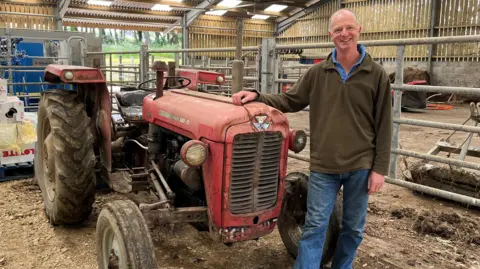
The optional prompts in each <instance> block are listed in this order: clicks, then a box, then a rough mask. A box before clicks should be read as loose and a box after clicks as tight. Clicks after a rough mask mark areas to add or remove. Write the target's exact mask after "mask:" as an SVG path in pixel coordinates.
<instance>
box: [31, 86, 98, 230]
mask: <svg viewBox="0 0 480 269" xmlns="http://www.w3.org/2000/svg"><path fill="white" fill-rule="evenodd" d="M34 162H35V177H36V179H37V181H38V185H39V186H40V189H41V190H42V196H43V201H44V205H45V213H46V215H47V217H48V219H49V221H50V223H52V224H53V225H61V224H67V225H72V224H78V223H81V222H83V221H84V220H86V219H87V218H88V217H89V216H90V214H91V211H92V205H93V202H94V200H95V171H94V166H95V154H94V151H93V135H92V133H91V128H90V118H89V117H88V116H87V113H86V110H85V105H84V104H83V103H82V102H81V101H80V100H78V99H77V94H76V93H75V92H73V91H64V90H52V91H46V92H44V93H43V94H42V97H41V100H40V104H39V109H38V122H37V145H36V150H35V158H34Z"/></svg>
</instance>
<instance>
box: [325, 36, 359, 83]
mask: <svg viewBox="0 0 480 269" xmlns="http://www.w3.org/2000/svg"><path fill="white" fill-rule="evenodd" d="M357 49H358V52H359V53H360V55H361V56H360V60H358V62H357V63H356V64H354V65H353V66H352V69H351V70H350V72H349V73H348V74H347V73H346V72H345V69H343V66H342V65H341V64H340V63H339V62H337V49H333V53H332V61H333V63H334V64H335V67H336V68H337V71H338V73H340V77H341V78H342V80H343V83H345V81H346V80H347V79H348V77H350V75H351V74H352V72H353V70H355V68H357V67H358V66H359V65H360V64H361V63H362V61H363V59H364V58H365V55H366V54H367V52H366V49H365V47H364V46H363V45H358V46H357Z"/></svg>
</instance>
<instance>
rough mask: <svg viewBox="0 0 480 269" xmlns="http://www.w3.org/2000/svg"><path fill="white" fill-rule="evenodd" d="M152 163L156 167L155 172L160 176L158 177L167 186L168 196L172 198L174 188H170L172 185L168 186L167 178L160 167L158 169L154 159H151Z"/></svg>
mask: <svg viewBox="0 0 480 269" xmlns="http://www.w3.org/2000/svg"><path fill="white" fill-rule="evenodd" d="M150 165H151V166H152V168H153V169H154V171H155V173H156V174H157V176H158V179H159V180H160V182H161V183H162V185H163V187H164V188H165V190H166V192H167V196H168V197H169V198H172V195H173V192H172V190H171V189H170V187H169V186H168V183H167V181H166V180H165V178H164V177H163V175H162V173H161V172H160V169H158V166H157V165H156V164H155V162H154V161H153V160H150Z"/></svg>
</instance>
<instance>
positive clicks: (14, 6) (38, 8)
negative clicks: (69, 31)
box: [0, 2, 56, 30]
mask: <svg viewBox="0 0 480 269" xmlns="http://www.w3.org/2000/svg"><path fill="white" fill-rule="evenodd" d="M0 11H2V12H17V13H30V14H42V15H52V16H53V15H55V6H53V5H34V4H29V3H11V2H0ZM0 27H2V28H21V29H36V30H55V29H56V23H55V18H53V17H39V16H24V15H16V14H15V15H9V14H0Z"/></svg>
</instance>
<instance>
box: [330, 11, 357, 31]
mask: <svg viewBox="0 0 480 269" xmlns="http://www.w3.org/2000/svg"><path fill="white" fill-rule="evenodd" d="M342 11H348V12H350V13H352V15H353V17H354V18H355V21H357V23H358V24H359V25H360V21H359V20H358V17H357V14H355V12H353V10H351V9H349V8H341V9H339V10H337V11H335V12H334V13H333V14H332V15H331V16H330V19H328V30H330V28H331V27H332V18H333V16H335V15H337V14H338V13H340V12H342Z"/></svg>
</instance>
